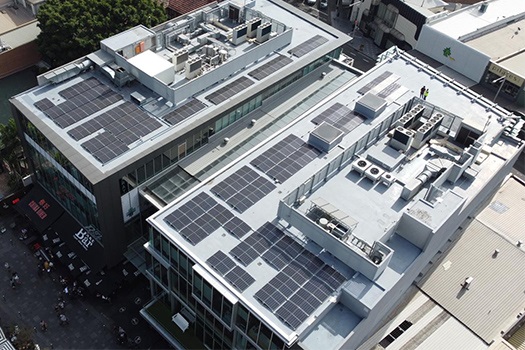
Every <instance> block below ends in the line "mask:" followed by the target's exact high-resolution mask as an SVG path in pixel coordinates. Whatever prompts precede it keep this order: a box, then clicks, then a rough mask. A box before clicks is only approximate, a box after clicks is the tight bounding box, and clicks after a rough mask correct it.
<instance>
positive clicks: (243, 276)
mask: <svg viewBox="0 0 525 350" xmlns="http://www.w3.org/2000/svg"><path fill="white" fill-rule="evenodd" d="M224 278H225V279H226V280H227V281H228V282H230V283H231V284H232V285H233V286H234V287H235V288H237V290H238V291H240V292H244V291H245V290H246V289H247V288H248V287H249V286H251V285H252V284H253V282H255V278H253V277H252V276H251V275H250V274H248V273H247V272H246V271H244V270H243V269H242V268H241V267H239V266H235V267H234V268H233V269H232V270H231V271H230V272H228V273H227V274H226V276H224Z"/></svg>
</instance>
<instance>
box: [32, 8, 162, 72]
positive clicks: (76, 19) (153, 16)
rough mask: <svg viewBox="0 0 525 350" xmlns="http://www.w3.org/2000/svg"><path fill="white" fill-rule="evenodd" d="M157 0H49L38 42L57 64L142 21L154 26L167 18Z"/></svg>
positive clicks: (40, 15) (41, 16)
mask: <svg viewBox="0 0 525 350" xmlns="http://www.w3.org/2000/svg"><path fill="white" fill-rule="evenodd" d="M166 18H167V17H166V11H165V9H164V7H163V6H162V5H161V4H160V3H159V2H158V0H47V1H46V2H45V4H44V5H42V6H41V7H40V9H39V12H38V15H37V19H38V22H39V24H38V26H39V27H40V29H41V33H40V34H39V35H38V38H37V42H38V46H39V49H40V52H41V53H42V55H43V56H44V57H45V58H46V60H48V61H49V63H50V64H51V65H53V66H54V67H56V66H60V65H62V64H65V63H67V62H70V61H72V60H74V59H77V58H79V57H81V56H83V55H86V54H88V53H90V52H93V51H96V50H97V49H99V48H100V46H99V45H100V41H101V40H103V39H105V38H108V37H110V36H112V35H115V34H117V33H120V32H122V31H124V30H126V29H128V28H131V27H134V26H136V25H139V24H142V25H144V26H146V27H152V26H155V25H157V24H159V23H162V22H164V21H165V20H166Z"/></svg>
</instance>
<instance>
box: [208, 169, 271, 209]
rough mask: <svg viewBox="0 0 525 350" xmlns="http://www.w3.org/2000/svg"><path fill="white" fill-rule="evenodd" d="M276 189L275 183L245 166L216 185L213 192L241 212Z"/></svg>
mask: <svg viewBox="0 0 525 350" xmlns="http://www.w3.org/2000/svg"><path fill="white" fill-rule="evenodd" d="M274 189H275V185H274V184H273V183H272V182H270V181H269V180H268V179H265V178H264V177H262V176H260V175H259V174H258V173H257V172H256V171H255V170H253V169H251V168H250V167H248V166H244V167H242V168H241V169H239V170H237V171H236V172H235V173H233V174H232V175H230V176H228V177H227V178H226V179H224V180H223V181H221V182H219V183H218V184H217V185H215V186H214V187H213V188H212V189H211V192H213V193H215V195H217V197H219V198H222V199H223V200H224V201H225V202H226V203H228V204H229V205H230V206H232V207H233V208H234V209H235V210H237V211H238V212H240V213H244V212H245V211H246V210H247V209H249V208H250V207H251V206H252V205H254V204H255V203H257V202H258V201H259V200H260V199H262V198H263V197H264V196H266V195H267V194H268V193H270V192H271V191H273V190H274Z"/></svg>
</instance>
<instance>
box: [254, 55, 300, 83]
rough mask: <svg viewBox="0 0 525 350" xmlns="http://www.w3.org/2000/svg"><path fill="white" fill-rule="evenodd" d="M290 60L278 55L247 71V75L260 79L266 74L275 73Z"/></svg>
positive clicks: (290, 61) (290, 60)
mask: <svg viewBox="0 0 525 350" xmlns="http://www.w3.org/2000/svg"><path fill="white" fill-rule="evenodd" d="M292 62H293V60H292V59H291V58H289V57H285V56H280V55H279V56H277V57H276V58H274V59H273V60H271V61H270V62H267V63H265V64H263V65H262V66H260V67H259V68H257V69H254V70H253V71H251V72H250V73H248V75H249V76H251V77H252V78H254V79H257V80H262V79H264V78H266V77H267V76H269V75H270V74H273V73H275V72H276V71H278V70H279V69H281V68H283V67H284V66H286V65H288V64H290V63H292Z"/></svg>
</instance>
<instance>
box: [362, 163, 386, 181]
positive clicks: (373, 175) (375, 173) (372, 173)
mask: <svg viewBox="0 0 525 350" xmlns="http://www.w3.org/2000/svg"><path fill="white" fill-rule="evenodd" d="M384 172H385V171H384V170H383V169H381V168H380V167H378V166H377V165H372V166H370V168H368V169H366V171H365V176H366V177H367V178H369V179H370V180H372V182H377V181H379V179H380V178H381V175H383V173H384Z"/></svg>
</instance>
